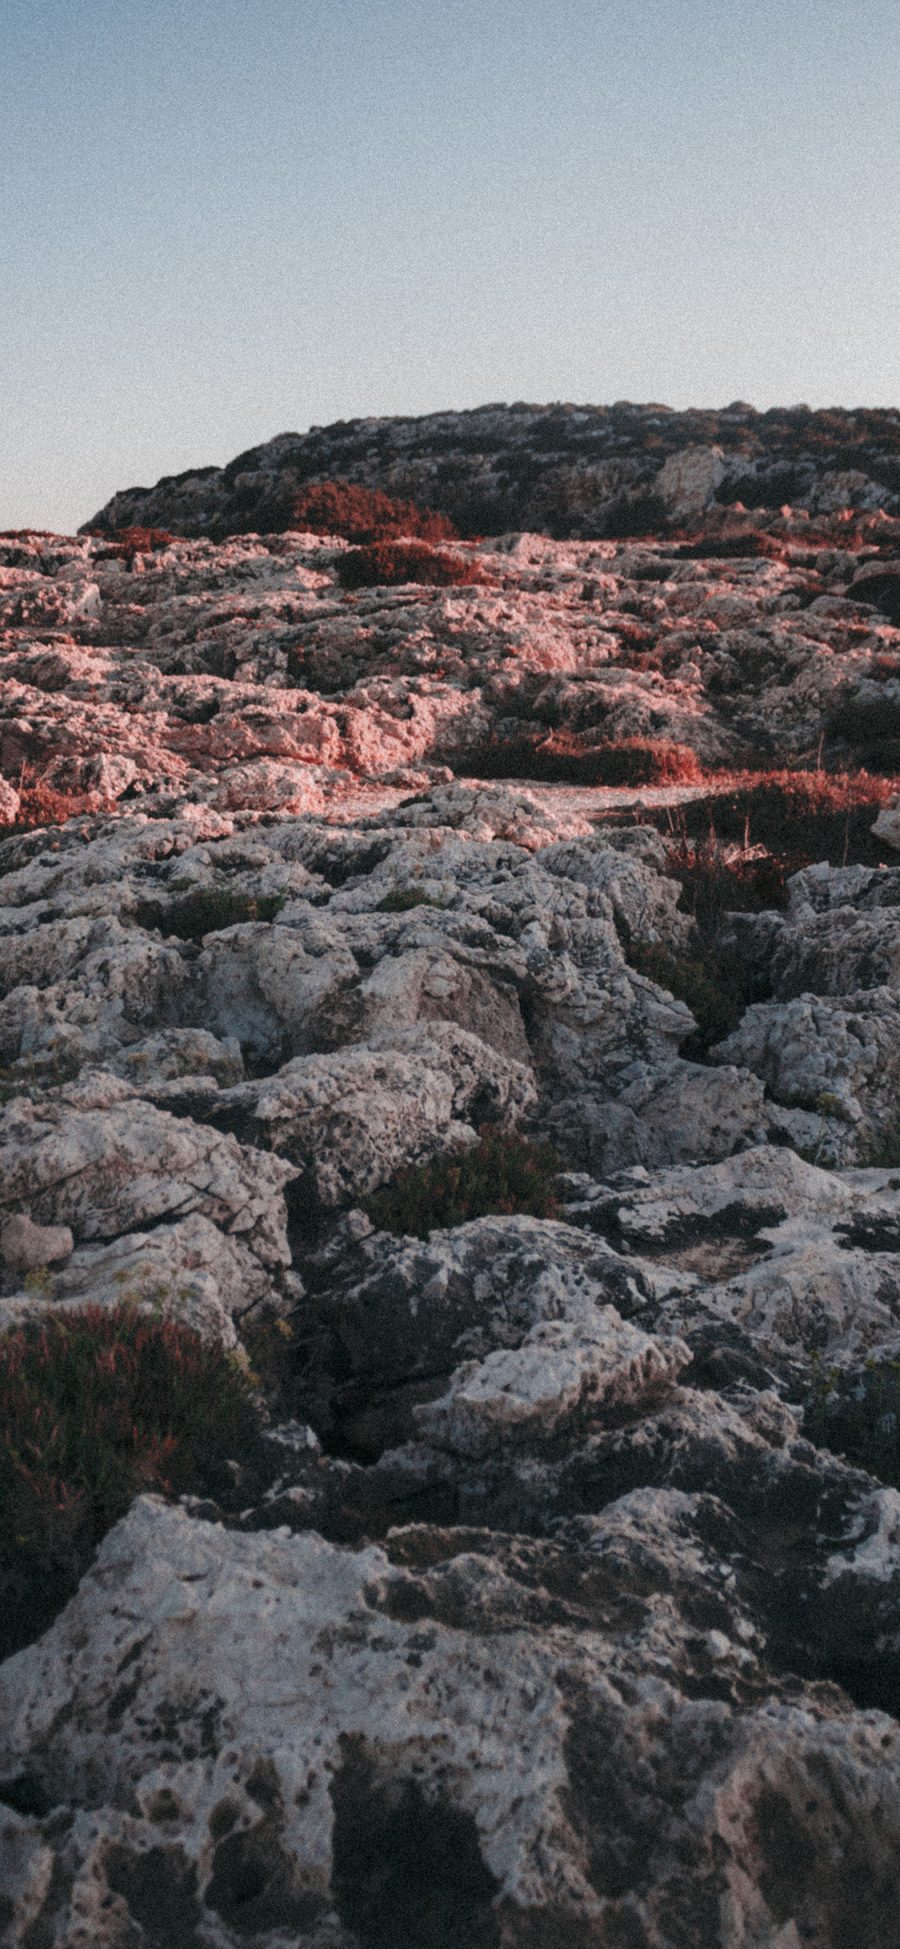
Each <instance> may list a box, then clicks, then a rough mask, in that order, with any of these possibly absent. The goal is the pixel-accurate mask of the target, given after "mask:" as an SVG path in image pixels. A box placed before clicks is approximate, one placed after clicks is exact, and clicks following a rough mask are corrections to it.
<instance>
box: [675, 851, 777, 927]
mask: <svg viewBox="0 0 900 1949" xmlns="http://www.w3.org/2000/svg"><path fill="white" fill-rule="evenodd" d="M666 871H667V873H671V875H672V877H673V879H676V880H680V881H681V888H682V892H681V899H680V901H679V903H678V904H679V906H680V908H681V911H682V913H687V914H690V915H691V917H692V919H693V920H694V923H695V925H696V927H697V928H698V929H699V931H700V932H701V933H702V934H704V935H708V934H710V933H712V932H714V930H715V928H716V927H717V926H718V925H719V923H720V922H721V921H722V919H723V918H724V916H725V915H726V914H733V913H763V912H766V911H767V910H770V909H771V908H773V907H786V906H787V882H786V874H785V865H784V861H783V859H781V858H779V857H778V856H777V855H775V854H773V853H768V852H760V853H744V852H739V851H737V850H736V849H733V848H729V847H725V846H722V845H720V844H719V841H718V839H717V838H716V837H715V835H714V834H711V835H707V837H706V838H705V839H703V840H700V841H698V842H697V843H695V844H693V845H691V844H690V843H689V842H688V841H687V840H682V841H680V842H679V843H678V844H676V845H674V846H671V847H670V848H669V852H668V856H667V859H666Z"/></svg>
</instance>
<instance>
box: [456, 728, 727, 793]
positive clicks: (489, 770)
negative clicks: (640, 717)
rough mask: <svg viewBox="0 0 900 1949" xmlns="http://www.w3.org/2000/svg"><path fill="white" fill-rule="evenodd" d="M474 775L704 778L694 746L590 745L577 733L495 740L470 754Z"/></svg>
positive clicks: (568, 779)
mask: <svg viewBox="0 0 900 1949" xmlns="http://www.w3.org/2000/svg"><path fill="white" fill-rule="evenodd" d="M465 775H466V776H467V777H470V778H528V779H534V780H536V781H537V780H540V782H541V783H543V784H547V785H611V786H616V785H674V784H692V783H695V782H696V781H698V780H699V779H701V778H702V776H703V773H702V769H701V766H700V762H699V759H698V758H697V754H696V752H695V751H692V750H691V747H690V745H686V744H673V743H670V742H668V740H666V739H665V738H657V739H650V738H647V739H644V738H623V739H621V740H620V741H619V742H618V743H613V742H612V741H610V742H609V743H606V744H588V743H587V742H586V740H585V738H584V737H583V736H582V735H581V734H580V733H579V732H577V731H553V732H551V733H550V734H549V735H546V734H542V735H540V736H534V735H532V736H529V735H528V734H527V733H520V734H519V735H518V736H515V737H509V738H493V739H492V740H491V742H490V743H489V744H486V745H482V746H480V747H479V748H478V749H477V750H476V751H474V752H470V754H469V756H468V757H467V759H466V761H465Z"/></svg>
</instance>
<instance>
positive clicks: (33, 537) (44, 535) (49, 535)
mask: <svg viewBox="0 0 900 1949" xmlns="http://www.w3.org/2000/svg"><path fill="white" fill-rule="evenodd" d="M55 540H56V534H55V531H54V529H53V528H0V541H55Z"/></svg>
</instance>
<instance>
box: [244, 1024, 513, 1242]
mask: <svg viewBox="0 0 900 1949" xmlns="http://www.w3.org/2000/svg"><path fill="white" fill-rule="evenodd" d="M533 1100H534V1082H533V1078H532V1075H531V1072H530V1070H529V1069H528V1068H526V1067H525V1065H524V1064H522V1063H520V1062H516V1061H515V1060H512V1059H510V1058H509V1057H505V1056H503V1055H501V1054H499V1053H498V1052H497V1051H496V1050H494V1049H492V1048H490V1047H489V1046H488V1045H487V1044H486V1043H485V1042H483V1041H482V1040H481V1038H480V1037H478V1036H474V1035H469V1034H467V1033H466V1032H465V1031H464V1030H461V1029H456V1030H455V1031H454V1030H452V1029H450V1030H449V1032H448V1031H447V1030H445V1029H444V1027H443V1025H436V1027H435V1030H434V1033H433V1034H427V1033H420V1032H417V1031H403V1030H402V1029H398V1030H397V1031H395V1032H393V1033H390V1032H388V1031H385V1032H384V1033H383V1034H382V1036H381V1038H380V1039H379V1045H378V1046H376V1047H370V1046H369V1045H368V1044H365V1043H363V1044H360V1045H358V1046H352V1045H351V1046H350V1047H348V1048H345V1049H340V1050H337V1051H336V1052H335V1053H334V1054H331V1055H320V1056H297V1057H295V1058H294V1060H293V1061H291V1062H288V1063H285V1064H284V1065H283V1067H282V1068H281V1069H279V1070H278V1071H277V1073H276V1074H275V1075H273V1076H271V1077H269V1078H267V1079H266V1081H265V1082H263V1083H257V1084H253V1083H244V1084H239V1085H237V1086H236V1087H235V1088H233V1089H230V1090H227V1091H223V1092H222V1093H221V1096H220V1098H219V1100H218V1104H217V1106H216V1110H215V1113H216V1114H222V1113H224V1114H225V1115H226V1116H232V1115H234V1114H235V1113H239V1114H240V1115H241V1116H242V1118H243V1119H244V1120H245V1121H246V1122H247V1123H248V1126H249V1127H250V1128H252V1130H253V1131H254V1132H255V1133H256V1135H257V1140H258V1141H262V1142H264V1143H265V1144H266V1146H268V1147H271V1148H272V1149H273V1150H276V1151H278V1152H279V1153H280V1155H282V1156H284V1157H287V1158H290V1159H291V1161H292V1163H293V1164H294V1166H296V1167H297V1168H302V1169H303V1170H304V1171H305V1172H306V1173H307V1175H308V1177H309V1179H310V1180H311V1182H312V1184H313V1185H314V1187H315V1193H316V1196H317V1198H318V1199H319V1200H320V1201H321V1202H322V1203H323V1204H324V1205H335V1204H340V1203H346V1202H348V1201H351V1202H352V1201H353V1200H355V1199H358V1198H360V1197H363V1196H365V1195H366V1194H367V1193H368V1192H370V1191H374V1190H375V1188H376V1186H377V1185H379V1184H382V1183H383V1182H384V1181H385V1179H386V1178H388V1177H390V1176H391V1174H392V1173H393V1172H394V1171H395V1170H397V1169H398V1168H399V1167H400V1166H401V1165H404V1164H409V1163H414V1162H418V1161H420V1160H422V1159H425V1158H428V1157H431V1156H433V1155H434V1154H435V1153H436V1152H437V1151H439V1150H443V1149H445V1148H446V1147H447V1146H449V1145H452V1144H455V1143H467V1142H469V1143H472V1142H474V1140H475V1132H474V1130H473V1128H472V1125H471V1121H470V1120H471V1119H477V1120H478V1121H479V1122H480V1121H482V1120H483V1119H485V1118H489V1117H491V1116H493V1117H495V1118H496V1117H498V1116H503V1117H505V1118H508V1119H512V1120H514V1119H516V1118H518V1117H519V1116H521V1115H522V1113H523V1111H524V1110H525V1109H527V1108H528V1107H530V1105H531V1103H532V1102H533Z"/></svg>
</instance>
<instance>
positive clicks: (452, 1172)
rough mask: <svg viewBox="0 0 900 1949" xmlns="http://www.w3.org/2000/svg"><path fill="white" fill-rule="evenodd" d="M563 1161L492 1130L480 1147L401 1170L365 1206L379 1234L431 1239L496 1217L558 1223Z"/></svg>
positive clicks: (548, 1151)
mask: <svg viewBox="0 0 900 1949" xmlns="http://www.w3.org/2000/svg"><path fill="white" fill-rule="evenodd" d="M560 1168H561V1166H560V1163H559V1159H558V1158H557V1156H556V1153H555V1151H553V1150H552V1149H551V1147H550V1145H549V1144H537V1143H533V1142H532V1141H531V1140H530V1139H529V1138H528V1137H523V1136H521V1135H520V1134H519V1132H518V1131H516V1130H503V1129H500V1128H499V1127H497V1126H492V1125H489V1126H487V1127H486V1128H485V1129H484V1130H482V1131H481V1133H480V1135H479V1139H478V1142H477V1144H475V1145H474V1146H469V1145H466V1146H460V1147H458V1148H455V1149H453V1150H449V1151H445V1152H444V1153H443V1156H441V1157H435V1158H432V1160H431V1162H430V1163H429V1164H411V1165H408V1166H407V1167H406V1169H405V1170H402V1171H398V1172H397V1174H396V1176H395V1177H394V1178H393V1179H392V1180H391V1182H390V1184H386V1185H383V1186H382V1188H381V1189H380V1190H379V1191H376V1192H375V1193H374V1194H373V1196H372V1197H371V1198H369V1199H368V1200H367V1202H366V1207H365V1209H366V1211H367V1212H368V1215H369V1217H370V1218H371V1220H372V1223H373V1224H374V1225H377V1227H378V1229H379V1231H383V1232H396V1233H398V1234H400V1236H401V1237H412V1238H427V1237H428V1234H429V1232H431V1231H446V1230H448V1229H449V1228H450V1227H451V1226H453V1225H465V1224H466V1223H467V1221H468V1220H469V1219H470V1218H486V1217H488V1216H489V1215H490V1214H492V1213H502V1214H504V1215H506V1214H510V1213H512V1212H518V1213H522V1214H524V1215H526V1216H528V1217H531V1218H554V1217H555V1216H556V1212H557V1202H556V1179H557V1176H558V1174H559V1171H560Z"/></svg>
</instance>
